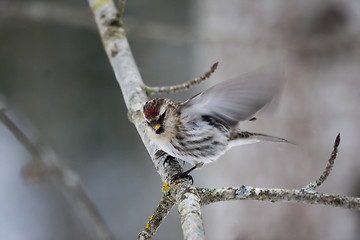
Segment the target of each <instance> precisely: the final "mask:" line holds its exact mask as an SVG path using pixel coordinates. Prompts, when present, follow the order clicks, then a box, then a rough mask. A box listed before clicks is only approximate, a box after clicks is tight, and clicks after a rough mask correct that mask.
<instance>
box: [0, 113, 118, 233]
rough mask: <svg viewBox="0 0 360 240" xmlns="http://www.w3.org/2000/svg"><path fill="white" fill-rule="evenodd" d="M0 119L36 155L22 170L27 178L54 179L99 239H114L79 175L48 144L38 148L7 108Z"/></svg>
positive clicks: (0, 114)
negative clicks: (90, 223)
mask: <svg viewBox="0 0 360 240" xmlns="http://www.w3.org/2000/svg"><path fill="white" fill-rule="evenodd" d="M0 120H1V121H2V122H3V123H4V124H5V126H6V127H7V128H8V129H9V130H10V131H11V132H12V133H13V134H14V136H15V137H16V139H17V140H18V141H19V142H20V143H21V144H22V145H23V146H24V147H25V148H26V150H27V151H28V152H29V153H30V154H31V156H32V158H33V160H32V161H31V162H30V164H28V165H27V166H26V167H25V168H24V169H23V171H22V175H23V177H24V179H25V180H27V181H39V180H45V179H50V180H52V181H53V182H54V183H55V184H56V185H57V186H58V187H59V188H60V190H61V191H62V192H63V193H64V195H65V196H66V197H67V198H68V199H69V200H70V203H71V205H72V207H73V208H74V210H75V211H79V212H80V213H82V214H80V215H85V216H87V217H88V218H89V219H90V221H91V222H92V224H93V226H94V228H95V231H96V233H97V235H98V238H99V239H101V240H112V239H113V237H112V234H111V232H110V230H109V229H108V227H107V225H106V223H105V221H104V220H103V218H102V217H101V215H100V213H99V211H98V210H97V209H96V207H95V205H94V204H93V203H92V202H91V200H90V198H89V197H88V196H87V194H86V193H85V191H84V189H83V187H82V186H81V184H80V180H79V177H78V176H77V175H76V174H75V173H74V172H73V171H71V170H70V169H68V168H66V167H65V166H63V165H62V164H60V161H58V159H57V157H56V155H55V154H54V153H53V152H52V151H51V150H50V149H49V148H48V147H41V148H39V147H37V146H35V145H34V144H33V143H32V142H31V141H30V139H29V138H28V137H27V136H26V135H25V134H24V133H23V132H22V131H21V130H20V128H19V127H18V126H16V124H15V123H14V122H13V121H12V120H11V119H10V118H9V117H8V116H7V115H6V113H5V110H4V109H0ZM39 149H41V151H40V150H39Z"/></svg>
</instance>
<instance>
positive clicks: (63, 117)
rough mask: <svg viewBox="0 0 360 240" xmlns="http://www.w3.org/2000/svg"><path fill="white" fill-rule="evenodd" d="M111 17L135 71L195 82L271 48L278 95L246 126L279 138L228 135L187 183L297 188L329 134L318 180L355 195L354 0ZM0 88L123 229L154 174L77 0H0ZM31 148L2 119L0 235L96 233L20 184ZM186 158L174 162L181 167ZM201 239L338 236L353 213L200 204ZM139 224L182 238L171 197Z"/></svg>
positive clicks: (159, 6) (154, 190)
mask: <svg viewBox="0 0 360 240" xmlns="http://www.w3.org/2000/svg"><path fill="white" fill-rule="evenodd" d="M124 24H125V29H126V30H127V34H128V39H129V42H130V45H131V48H132V51H133V54H134V56H135V59H136V62H137V64H138V67H139V69H140V72H141V74H142V77H143V79H144V81H145V83H146V84H148V85H171V84H177V83H182V82H184V81H188V80H190V79H193V78H195V77H197V76H199V75H201V74H203V73H204V72H205V71H207V70H208V69H209V67H210V66H211V64H212V63H214V62H216V61H219V62H220V64H219V67H218V70H217V71H216V72H215V74H214V75H213V76H212V77H211V79H210V80H209V81H207V82H206V83H204V84H202V85H200V86H197V87H196V88H194V89H192V90H191V91H189V92H186V93H182V94H175V95H171V96H168V97H170V98H172V99H175V100H185V99H187V98H189V97H190V96H192V95H194V94H196V93H197V92H199V91H201V90H203V89H204V88H206V87H208V86H210V85H212V84H214V83H217V82H220V81H222V80H225V79H228V78H231V77H234V76H237V75H241V74H244V73H246V72H249V71H250V70H252V69H256V68H257V67H260V66H264V65H269V64H272V63H275V62H282V67H283V68H284V69H285V70H286V73H287V84H286V86H285V87H284V90H283V92H282V95H281V96H280V97H279V99H278V101H277V104H276V106H274V107H271V109H270V110H271V111H270V110H267V111H264V112H263V113H262V114H259V115H258V116H257V117H258V120H257V121H255V122H248V123H244V124H243V125H242V127H243V128H244V129H247V130H252V131H256V132H262V133H267V134H271V135H275V136H279V137H283V138H286V139H289V140H291V141H293V142H295V143H296V144H295V145H291V144H276V143H259V144H254V145H246V146H242V147H237V148H234V149H232V150H231V151H229V152H228V153H226V154H225V155H224V156H223V157H222V158H221V159H220V160H219V161H217V162H216V163H213V164H210V165H207V166H205V167H204V168H203V169H201V170H199V171H195V172H194V173H193V174H192V175H193V177H194V180H195V184H196V185H197V186H204V187H225V186H240V185H243V184H244V185H250V186H257V187H276V188H301V187H303V186H305V185H307V184H308V183H309V182H310V181H313V180H315V179H316V178H317V177H318V176H319V175H320V174H321V172H322V171H323V169H324V167H325V165H326V162H327V160H328V158H329V155H330V152H331V150H332V146H333V141H334V139H335V137H336V135H337V133H339V132H340V133H341V137H342V141H341V144H340V151H339V155H338V158H337V160H336V162H335V167H334V169H333V171H332V173H331V175H330V177H329V179H328V180H327V181H326V182H325V183H324V184H323V185H322V186H321V187H320V188H319V189H318V190H319V191H320V192H324V193H333V194H342V195H349V196H357V197H360V160H359V156H360V148H359V141H358V138H359V136H360V126H359V122H360V106H359V104H360V2H359V1H357V0H343V1H335V0H334V1H332V0H297V1H286V0H260V1H250V0H241V1H239V0H228V1H226V2H222V1H215V0H202V1H188V0H182V1H176V0H153V1H147V0H132V1H128V2H127V5H126V10H125V18H124ZM0 43H1V44H0V94H1V98H2V99H6V102H7V105H8V108H9V114H10V115H11V117H12V118H13V119H14V121H15V122H16V123H17V124H18V125H19V126H20V127H21V128H22V129H23V131H24V132H25V133H26V134H27V135H28V136H29V137H30V138H31V139H32V140H33V141H34V142H38V143H44V144H46V145H48V146H51V148H52V149H53V150H54V152H56V153H57V155H58V157H59V159H60V160H61V161H62V162H63V163H64V164H66V165H67V166H68V167H69V168H71V169H72V170H74V171H75V172H76V173H77V174H78V175H79V176H80V178H81V181H82V184H83V186H84V188H85V190H86V192H87V194H88V195H89V196H90V198H91V199H92V200H93V202H94V204H95V205H96V206H97V208H98V209H99V211H100V212H101V213H102V215H103V217H104V218H105V221H106V222H107V224H108V226H109V227H110V229H111V231H112V232H113V234H114V235H115V237H116V239H135V238H136V236H137V234H138V232H140V231H141V230H142V229H143V228H144V226H145V224H146V222H147V220H148V219H149V217H150V215H151V214H152V213H153V211H154V209H155V207H156V206H157V204H158V201H159V200H160V197H161V189H162V183H161V181H160V178H159V176H158V175H157V173H156V171H155V168H154V166H153V164H152V161H151V159H150V157H149V156H148V154H147V152H146V150H145V148H144V146H143V144H142V142H141V140H140V137H139V136H138V134H137V132H136V130H135V128H134V127H133V125H132V124H131V123H130V122H129V121H128V119H127V111H126V108H125V105H124V102H123V98H122V95H121V91H120V88H119V87H118V84H117V82H116V80H115V77H114V75H113V72H112V69H111V67H110V64H109V61H108V59H107V57H106V55H105V52H104V49H103V46H102V43H101V41H100V37H99V34H98V32H97V30H96V27H95V24H94V21H93V19H92V16H91V12H90V10H89V7H88V3H87V1H86V0H81V1H80V0H77V1H74V0H62V1H57V0H51V1H50V0H47V1H41V0H39V1H29V0H23V1H19V0H11V1H10V0H8V1H5V0H0ZM30 160H31V156H30V155H29V154H28V153H27V152H26V151H25V149H24V148H23V146H22V145H20V144H19V142H18V141H17V140H16V139H15V138H14V136H13V135H12V134H11V133H10V132H9V130H8V129H7V128H6V127H5V126H4V125H3V124H2V123H0V163H1V167H0V216H1V217H0V239H4V240H23V239H26V240H48V239H52V240H64V239H96V236H95V234H94V231H93V229H92V228H91V226H90V225H89V224H88V222H87V221H84V217H83V216H81V215H79V214H78V212H77V211H74V207H73V206H72V205H71V204H69V202H68V201H67V200H66V199H65V198H64V197H63V195H62V193H61V192H60V191H59V189H58V188H57V187H56V186H55V185H53V184H51V183H50V182H42V183H38V184H29V183H27V182H26V181H24V180H23V179H22V177H21V174H20V173H21V170H22V169H23V167H24V166H25V165H26V164H27V163H29V161H30ZM188 167H190V166H188V165H186V166H185V168H188ZM203 217H204V225H205V231H206V236H207V239H209V240H215V239H234V240H242V239H243V240H247V239H330V240H331V239H333V240H335V239H349V240H355V239H358V238H359V235H360V230H359V226H360V213H359V212H356V211H350V210H345V209H337V208H330V207H323V206H315V205H304V204H295V203H275V204H272V203H268V202H255V201H233V202H222V203H216V204H213V205H210V206H206V207H205V208H204V209H203ZM153 239H182V232H181V227H180V221H179V218H178V213H177V209H176V208H174V209H173V211H172V212H171V213H170V215H169V216H168V217H167V218H166V220H165V221H164V223H163V224H162V225H161V227H160V228H159V230H158V232H157V233H156V235H155V237H154V238H153Z"/></svg>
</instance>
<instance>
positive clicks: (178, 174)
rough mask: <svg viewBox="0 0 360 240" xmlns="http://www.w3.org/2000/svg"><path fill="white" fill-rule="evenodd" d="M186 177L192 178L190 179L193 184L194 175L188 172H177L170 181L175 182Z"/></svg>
mask: <svg viewBox="0 0 360 240" xmlns="http://www.w3.org/2000/svg"><path fill="white" fill-rule="evenodd" d="M184 178H185V179H188V180H190V181H191V185H193V183H194V179H193V177H192V176H191V175H189V174H188V173H187V172H183V173H177V174H175V175H174V176H172V177H171V181H170V182H171V183H173V182H175V181H177V180H179V179H184Z"/></svg>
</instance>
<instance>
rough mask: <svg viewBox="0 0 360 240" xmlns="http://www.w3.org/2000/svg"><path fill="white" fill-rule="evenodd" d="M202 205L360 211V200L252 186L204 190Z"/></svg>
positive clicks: (202, 190)
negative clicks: (258, 204) (279, 204)
mask: <svg viewBox="0 0 360 240" xmlns="http://www.w3.org/2000/svg"><path fill="white" fill-rule="evenodd" d="M200 192H201V197H202V199H201V204H202V205H208V204H210V203H214V202H220V201H228V200H247V199H252V200H259V201H269V202H279V201H287V202H299V203H309V204H319V205H325V206H332V207H342V208H348V209H354V210H360V198H355V197H348V196H341V195H330V194H323V193H317V192H313V193H311V192H308V191H304V190H301V189H300V190H292V189H276V188H255V187H250V186H240V187H230V188H220V189H208V188H202V189H200Z"/></svg>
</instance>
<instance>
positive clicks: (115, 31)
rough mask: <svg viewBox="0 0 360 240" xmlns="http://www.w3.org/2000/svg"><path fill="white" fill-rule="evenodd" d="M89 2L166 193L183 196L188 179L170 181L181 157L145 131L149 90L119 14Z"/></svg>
mask: <svg viewBox="0 0 360 240" xmlns="http://www.w3.org/2000/svg"><path fill="white" fill-rule="evenodd" d="M89 3H90V7H91V9H92V11H93V14H94V17H95V20H96V24H97V26H98V28H99V31H100V36H101V39H102V41H103V44H104V47H105V50H106V53H107V55H108V58H109V60H110V63H111V65H112V68H113V70H114V73H115V76H116V79H117V81H118V83H119V85H120V88H121V90H122V93H123V97H124V100H125V104H126V106H127V108H128V110H129V117H130V119H131V121H132V122H133V123H134V125H135V127H136V129H137V131H138V133H139V135H140V137H141V138H142V140H143V143H144V145H145V147H146V149H147V150H148V152H149V154H150V156H151V157H152V160H153V163H154V165H155V168H156V170H157V172H158V173H159V175H160V177H161V179H162V180H163V182H164V183H165V186H167V188H166V189H165V191H166V192H167V194H172V192H173V191H176V192H179V194H176V196H179V197H181V196H183V194H182V193H183V192H184V191H186V190H187V186H189V181H188V180H181V181H180V182H179V184H177V185H176V184H175V185H174V186H173V187H170V184H169V182H170V181H171V176H173V175H174V174H176V173H180V172H182V171H183V169H182V167H181V166H180V165H179V163H178V161H176V160H175V159H173V158H172V157H171V156H169V155H168V154H166V153H164V152H162V151H158V150H157V147H156V145H155V144H154V143H152V142H151V141H150V140H149V138H148V137H147V136H146V134H145V131H144V118H143V115H142V111H141V108H142V106H143V104H144V103H145V101H146V100H148V98H147V93H146V91H145V87H144V84H143V81H142V79H141V76H140V73H139V71H138V68H137V66H136V63H135V61H134V58H133V56H132V54H131V50H130V46H129V43H128V41H127V39H126V35H125V31H124V29H123V28H122V25H121V22H120V20H119V18H118V12H117V10H116V7H115V5H114V3H113V2H112V1H111V0H89ZM173 196H175V195H173ZM179 201H180V199H179V198H175V200H174V202H176V203H178V202H179ZM164 206H165V208H164ZM172 206H173V205H171V204H167V205H162V203H160V204H159V206H158V208H157V209H162V211H161V212H166V211H165V209H166V210H167V211H169V210H170V209H171V208H172ZM156 213H157V211H155V213H154V215H153V218H152V219H151V220H150V221H149V225H147V226H146V227H145V229H144V230H143V231H142V232H141V233H140V234H139V237H140V238H141V237H144V236H146V239H149V238H151V237H152V234H153V233H154V232H153V231H148V230H149V229H148V228H147V227H150V228H151V226H150V225H151V224H152V223H154V222H153V220H154V219H162V218H163V216H165V215H161V214H156ZM187 218H189V217H187ZM190 218H191V217H190ZM200 220H201V219H200ZM159 223H160V222H159ZM201 225H202V223H201ZM154 226H155V225H154ZM154 226H153V227H154ZM154 229H157V228H154ZM184 235H187V233H186V232H184Z"/></svg>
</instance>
